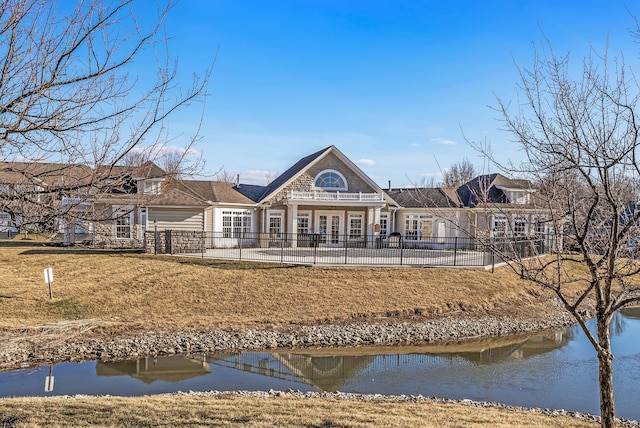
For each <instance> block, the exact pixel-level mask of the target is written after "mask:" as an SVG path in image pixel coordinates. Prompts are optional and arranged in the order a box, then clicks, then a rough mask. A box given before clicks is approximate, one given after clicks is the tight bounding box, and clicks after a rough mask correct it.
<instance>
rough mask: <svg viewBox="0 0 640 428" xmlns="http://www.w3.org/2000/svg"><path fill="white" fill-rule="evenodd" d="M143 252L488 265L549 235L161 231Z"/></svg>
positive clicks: (533, 248)
mask: <svg viewBox="0 0 640 428" xmlns="http://www.w3.org/2000/svg"><path fill="white" fill-rule="evenodd" d="M145 247H146V249H147V252H148V253H154V254H157V253H169V254H189V255H194V256H201V257H211V258H220V259H234V260H250V261H263V262H278V263H296V264H313V265H321V264H325V265H378V266H385V265H386V266H393V265H411V266H467V267H480V266H492V265H495V264H496V263H500V262H502V261H504V260H507V259H510V258H516V257H531V256H535V255H538V254H542V253H545V252H548V251H549V250H550V249H551V248H552V247H553V242H552V240H551V239H550V238H549V237H541V236H536V237H533V236H527V237H520V238H516V237H505V238H502V239H499V240H498V239H493V238H487V239H485V240H483V239H476V238H470V237H451V238H440V237H429V238H422V237H421V238H419V239H416V237H415V236H402V235H400V234H398V233H393V234H391V235H389V236H348V235H338V234H331V235H323V234H306V233H305V234H284V233H279V234H266V233H224V232H220V233H217V232H183V231H169V230H166V231H162V232H158V233H156V234H154V233H153V232H151V233H149V232H148V233H147V236H146V242H145Z"/></svg>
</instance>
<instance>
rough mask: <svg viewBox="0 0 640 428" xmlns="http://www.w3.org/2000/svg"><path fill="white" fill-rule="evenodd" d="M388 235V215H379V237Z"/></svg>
mask: <svg viewBox="0 0 640 428" xmlns="http://www.w3.org/2000/svg"><path fill="white" fill-rule="evenodd" d="M387 235H389V214H380V236H387Z"/></svg>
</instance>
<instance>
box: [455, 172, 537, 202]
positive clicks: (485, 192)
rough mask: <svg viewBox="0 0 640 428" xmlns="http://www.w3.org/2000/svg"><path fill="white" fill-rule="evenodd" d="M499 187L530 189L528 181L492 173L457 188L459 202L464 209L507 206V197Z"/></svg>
mask: <svg viewBox="0 0 640 428" xmlns="http://www.w3.org/2000/svg"><path fill="white" fill-rule="evenodd" d="M499 187H503V188H508V189H522V190H525V189H532V186H531V182H530V181H529V180H520V179H511V178H507V177H505V176H504V175H502V174H498V173H494V174H487V175H480V176H478V177H476V178H474V179H472V180H470V181H468V182H466V183H465V184H463V185H462V186H460V187H458V189H457V193H458V197H459V198H460V201H461V202H462V204H463V205H464V206H466V207H471V208H474V207H477V206H478V205H479V204H481V203H492V204H508V203H509V200H508V199H507V196H506V195H505V193H504V192H503V191H502V190H501V189H500V188H499ZM520 206H521V205H520Z"/></svg>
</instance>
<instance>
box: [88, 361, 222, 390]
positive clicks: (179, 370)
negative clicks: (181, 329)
mask: <svg viewBox="0 0 640 428" xmlns="http://www.w3.org/2000/svg"><path fill="white" fill-rule="evenodd" d="M209 373H211V368H210V367H209V364H208V363H207V359H206V357H205V356H201V357H190V358H188V357H180V356H171V357H162V358H153V357H146V358H140V359H138V360H130V361H117V362H111V363H107V362H98V363H97V364H96V375H98V376H131V377H132V378H134V379H139V380H141V381H142V382H144V383H147V384H150V383H153V382H155V381H157V380H162V381H165V382H180V381H183V380H187V379H191V378H194V377H198V376H202V375H206V374H209Z"/></svg>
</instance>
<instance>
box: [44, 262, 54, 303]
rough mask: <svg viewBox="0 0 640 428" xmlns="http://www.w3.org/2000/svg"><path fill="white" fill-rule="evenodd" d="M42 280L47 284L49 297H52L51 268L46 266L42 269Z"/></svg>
mask: <svg viewBox="0 0 640 428" xmlns="http://www.w3.org/2000/svg"><path fill="white" fill-rule="evenodd" d="M44 282H46V283H47V284H49V298H50V299H53V289H52V288H51V283H52V282H53V268H46V269H45V270H44Z"/></svg>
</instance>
